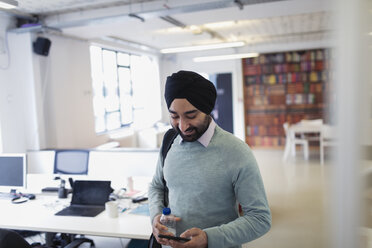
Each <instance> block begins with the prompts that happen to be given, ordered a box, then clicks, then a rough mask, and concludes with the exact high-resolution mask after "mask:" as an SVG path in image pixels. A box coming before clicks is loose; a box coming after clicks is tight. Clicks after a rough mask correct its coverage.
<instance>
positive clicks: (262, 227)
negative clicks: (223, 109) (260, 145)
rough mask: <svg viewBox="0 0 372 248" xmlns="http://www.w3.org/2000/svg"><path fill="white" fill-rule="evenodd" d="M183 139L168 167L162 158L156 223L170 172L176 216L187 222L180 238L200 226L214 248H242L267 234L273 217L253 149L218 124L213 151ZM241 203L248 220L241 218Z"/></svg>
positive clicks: (154, 200) (153, 201)
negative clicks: (163, 178)
mask: <svg viewBox="0 0 372 248" xmlns="http://www.w3.org/2000/svg"><path fill="white" fill-rule="evenodd" d="M180 139H181V138H180V136H178V137H177V138H176V139H175V141H174V143H173V145H172V147H171V149H170V150H169V152H168V154H167V157H166V160H165V164H164V168H162V166H161V164H160V161H161V160H160V158H159V161H158V165H157V169H156V173H155V175H154V178H153V180H152V182H151V185H150V188H149V202H150V215H151V223H152V220H153V219H154V217H155V216H156V215H158V214H160V213H161V212H162V209H163V207H164V206H163V182H162V176H161V175H162V174H163V173H164V177H165V180H166V182H167V186H168V188H169V206H170V208H171V210H172V214H174V215H176V216H178V217H181V218H182V220H181V221H180V222H178V223H177V235H180V234H181V233H182V232H184V231H185V230H187V229H189V228H192V227H198V228H201V229H203V230H204V231H205V232H206V233H207V236H208V247H209V248H227V247H241V246H240V244H243V243H246V242H249V241H251V240H254V239H256V238H258V237H260V236H261V235H263V234H265V233H266V232H267V231H268V230H269V229H270V226H271V214H270V209H269V207H268V203H267V199H266V194H265V190H264V186H263V183H262V179H261V175H260V172H259V169H258V166H257V162H256V160H255V158H254V156H253V154H252V151H251V150H250V148H249V147H248V145H247V144H245V143H244V142H242V141H241V140H239V139H238V138H236V137H235V136H233V135H232V134H230V133H228V132H226V131H224V130H223V129H221V128H220V127H218V126H217V127H216V129H215V132H214V135H213V137H212V139H211V142H210V144H209V145H208V147H204V146H202V145H201V144H200V143H199V142H198V141H195V142H182V143H180ZM160 156H161V155H160ZM237 203H240V204H241V206H242V209H243V212H244V216H241V217H239V215H238V207H237V206H238V205H237Z"/></svg>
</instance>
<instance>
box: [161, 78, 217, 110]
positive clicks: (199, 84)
mask: <svg viewBox="0 0 372 248" xmlns="http://www.w3.org/2000/svg"><path fill="white" fill-rule="evenodd" d="M164 96H165V101H166V102H167V106H168V109H169V107H170V105H171V104H172V102H173V100H174V99H176V98H186V100H187V101H189V102H190V103H191V104H192V105H193V106H194V107H195V108H197V109H199V110H200V111H202V112H203V113H205V114H207V115H209V114H210V113H211V112H212V110H213V108H214V104H215V102H216V97H217V92H216V88H215V87H214V85H213V83H212V82H211V81H209V80H207V79H205V78H204V77H203V76H201V75H199V74H197V73H195V72H192V71H179V72H177V73H173V74H172V75H171V76H169V77H168V78H167V82H166V84H165V94H164Z"/></svg>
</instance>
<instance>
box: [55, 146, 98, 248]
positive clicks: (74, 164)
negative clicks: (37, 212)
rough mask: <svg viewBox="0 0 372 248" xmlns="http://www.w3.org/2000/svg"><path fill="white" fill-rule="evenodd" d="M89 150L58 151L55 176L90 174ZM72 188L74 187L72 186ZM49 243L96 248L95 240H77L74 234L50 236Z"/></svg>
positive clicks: (82, 237)
mask: <svg viewBox="0 0 372 248" xmlns="http://www.w3.org/2000/svg"><path fill="white" fill-rule="evenodd" d="M88 162H89V150H74V149H63V150H56V151H55V155H54V174H75V175H76V174H78V175H87V174H88ZM71 186H72V185H71ZM48 240H49V241H48V242H51V243H55V242H57V243H63V244H67V245H66V246H64V247H65V248H73V247H79V245H81V244H82V243H85V242H88V243H90V247H95V245H94V242H93V240H91V239H87V238H85V237H84V236H81V237H80V238H76V235H73V234H61V235H60V236H57V235H56V234H53V233H49V234H48Z"/></svg>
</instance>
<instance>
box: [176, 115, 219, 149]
mask: <svg viewBox="0 0 372 248" xmlns="http://www.w3.org/2000/svg"><path fill="white" fill-rule="evenodd" d="M215 128H216V122H215V121H214V120H213V118H212V120H211V122H210V123H209V126H208V128H207V130H206V131H205V132H204V133H203V135H202V136H200V138H199V139H198V140H197V141H199V143H200V144H202V145H203V146H204V147H207V146H208V145H209V143H210V142H211V139H212V137H213V134H214V130H215ZM182 141H183V139H182V137H181V141H180V143H181V142H182Z"/></svg>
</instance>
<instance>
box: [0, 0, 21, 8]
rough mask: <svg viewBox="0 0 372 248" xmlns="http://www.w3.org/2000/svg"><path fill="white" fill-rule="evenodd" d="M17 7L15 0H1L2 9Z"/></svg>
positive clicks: (0, 6)
mask: <svg viewBox="0 0 372 248" xmlns="http://www.w3.org/2000/svg"><path fill="white" fill-rule="evenodd" d="M17 7H18V2H17V1H15V0H1V1H0V8H3V9H14V8H17Z"/></svg>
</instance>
